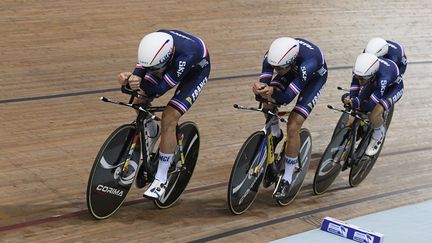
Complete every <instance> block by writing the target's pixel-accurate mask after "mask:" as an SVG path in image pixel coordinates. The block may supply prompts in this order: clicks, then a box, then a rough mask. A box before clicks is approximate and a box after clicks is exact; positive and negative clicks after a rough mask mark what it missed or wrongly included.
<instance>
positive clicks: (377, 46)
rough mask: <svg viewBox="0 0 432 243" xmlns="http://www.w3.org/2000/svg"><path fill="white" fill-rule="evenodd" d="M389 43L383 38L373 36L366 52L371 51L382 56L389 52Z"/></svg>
mask: <svg viewBox="0 0 432 243" xmlns="http://www.w3.org/2000/svg"><path fill="white" fill-rule="evenodd" d="M388 48H389V46H388V43H387V41H386V40H384V39H383V38H372V39H370V41H369V42H368V44H367V46H366V49H365V53H371V54H374V55H376V56H377V57H382V56H384V55H386V54H387V52H388Z"/></svg>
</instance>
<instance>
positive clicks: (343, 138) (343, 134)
mask: <svg viewBox="0 0 432 243" xmlns="http://www.w3.org/2000/svg"><path fill="white" fill-rule="evenodd" d="M350 134H351V127H345V128H342V129H341V130H340V131H339V132H338V133H337V134H336V135H335V136H334V137H333V138H332V140H331V141H330V143H329V145H328V146H327V148H326V150H325V151H324V154H323V156H322V157H321V160H320V162H319V163H318V166H317V169H316V171H315V177H314V180H313V192H314V194H315V195H319V194H322V193H324V192H325V191H326V190H327V189H328V188H329V187H330V185H331V184H332V183H333V181H334V180H335V179H336V177H337V176H338V175H339V173H340V172H341V170H342V168H343V165H344V163H346V160H347V158H348V154H349V149H350V145H351V144H350V139H349V137H350Z"/></svg>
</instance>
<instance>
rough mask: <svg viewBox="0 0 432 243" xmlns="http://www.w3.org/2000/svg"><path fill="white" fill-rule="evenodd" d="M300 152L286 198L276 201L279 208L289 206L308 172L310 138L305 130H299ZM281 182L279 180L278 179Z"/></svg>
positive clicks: (310, 147)
mask: <svg viewBox="0 0 432 243" xmlns="http://www.w3.org/2000/svg"><path fill="white" fill-rule="evenodd" d="M300 144H301V147H300V151H299V156H298V164H297V166H296V168H295V170H294V174H293V178H292V183H291V186H290V189H289V192H288V197H287V198H285V199H283V200H276V202H277V203H278V204H279V205H280V206H286V205H288V204H290V203H291V202H292V201H293V200H294V199H295V198H296V196H297V194H298V193H299V191H300V189H301V187H302V185H303V181H304V178H305V177H306V174H307V172H308V170H309V165H310V159H311V154H312V137H311V134H310V132H309V130H307V129H306V128H302V129H301V130H300ZM279 180H281V178H279Z"/></svg>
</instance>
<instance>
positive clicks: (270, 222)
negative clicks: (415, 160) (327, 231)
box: [189, 184, 432, 243]
mask: <svg viewBox="0 0 432 243" xmlns="http://www.w3.org/2000/svg"><path fill="white" fill-rule="evenodd" d="M428 188H432V184H426V185H420V186H415V187H411V188H406V189H402V190H397V191H392V192H387V193H381V194H377V195H373V196H370V197H365V198H359V199H355V200H351V201H347V202H343V203H338V204H335V205H331V206H327V207H323V208H318V209H312V210H309V211H305V212H301V213H296V214H292V215H287V216H284V217H280V218H277V219H272V220H268V221H264V222H261V223H258V224H253V225H249V226H246V227H241V228H237V229H233V230H229V231H225V232H222V233H219V234H215V235H211V236H208V237H204V238H201V239H197V240H193V241H189V242H193V243H195V242H207V241H212V240H218V239H221V238H225V237H228V236H232V235H236V234H240V233H244V232H248V231H252V230H256V229H259V228H263V227H266V226H270V225H274V224H279V223H283V222H285V221H289V220H293V219H297V218H300V217H305V216H310V215H313V214H316V213H322V212H325V211H329V210H333V209H337V208H342V207H346V206H350V205H353V204H358V203H364V202H368V201H373V200H376V199H380V198H384V197H389V196H394V195H398V194H402V193H407V192H413V191H417V190H422V189H428Z"/></svg>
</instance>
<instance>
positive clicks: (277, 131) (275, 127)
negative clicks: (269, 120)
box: [271, 121, 281, 137]
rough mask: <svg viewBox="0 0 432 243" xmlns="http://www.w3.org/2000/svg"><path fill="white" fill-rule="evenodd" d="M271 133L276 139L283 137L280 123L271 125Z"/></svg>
mask: <svg viewBox="0 0 432 243" xmlns="http://www.w3.org/2000/svg"><path fill="white" fill-rule="evenodd" d="M271 132H272V134H273V136H274V137H279V136H280V135H281V129H280V127H279V121H276V122H275V123H273V124H272V125H271Z"/></svg>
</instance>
